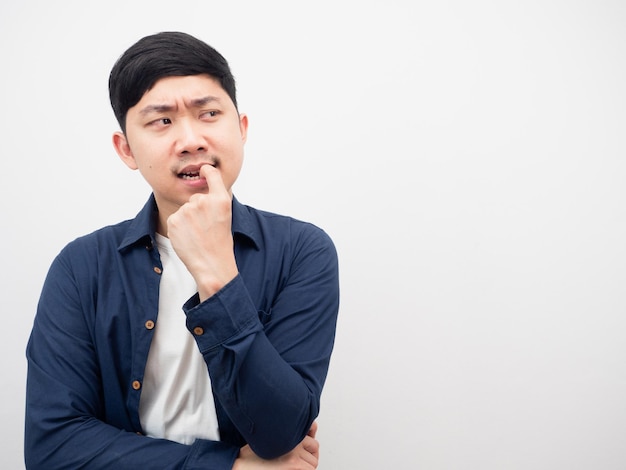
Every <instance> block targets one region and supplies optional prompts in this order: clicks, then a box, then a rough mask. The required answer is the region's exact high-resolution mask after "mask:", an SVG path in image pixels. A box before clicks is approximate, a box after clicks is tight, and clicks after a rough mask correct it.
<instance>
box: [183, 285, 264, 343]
mask: <svg viewBox="0 0 626 470" xmlns="http://www.w3.org/2000/svg"><path fill="white" fill-rule="evenodd" d="M183 311H184V312H185V315H187V329H188V330H189V331H190V332H191V334H192V335H194V337H195V338H196V342H197V343H198V345H199V347H200V350H201V351H202V352H205V351H208V350H210V349H213V348H215V347H217V346H219V345H220V344H223V343H224V342H226V341H228V340H229V339H231V338H233V337H238V336H245V335H249V334H252V333H255V332H257V331H260V330H262V326H261V322H260V321H259V317H258V313H257V311H256V308H255V307H254V303H253V302H252V299H251V298H250V295H249V294H248V290H247V289H246V286H245V285H244V282H243V279H242V277H241V275H240V274H238V275H237V276H236V277H235V278H234V279H233V280H232V281H230V282H229V283H228V284H226V285H225V286H224V287H223V288H222V289H220V290H219V291H218V292H216V293H215V294H214V295H213V296H211V297H209V298H208V299H206V300H205V301H204V302H200V297H199V295H198V294H196V295H194V296H193V297H191V298H190V299H189V300H188V301H187V302H186V303H185V304H184V305H183Z"/></svg>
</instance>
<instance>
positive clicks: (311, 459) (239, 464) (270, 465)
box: [233, 423, 320, 470]
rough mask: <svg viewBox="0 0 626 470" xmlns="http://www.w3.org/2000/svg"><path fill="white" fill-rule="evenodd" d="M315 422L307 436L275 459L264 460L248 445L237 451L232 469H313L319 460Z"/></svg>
mask: <svg viewBox="0 0 626 470" xmlns="http://www.w3.org/2000/svg"><path fill="white" fill-rule="evenodd" d="M316 433H317V423H313V425H312V426H311V429H310V430H309V433H308V434H307V436H306V437H305V438H304V439H303V440H302V442H301V443H300V444H298V445H297V446H296V448H295V449H293V450H292V451H291V452H289V453H288V454H285V455H283V456H281V457H278V458H277V459H272V460H264V459H262V458H260V457H259V456H257V455H256V454H255V453H254V452H253V451H252V449H251V448H250V446H244V447H242V448H241V450H240V451H239V457H237V460H235V464H234V465H233V470H262V469H267V470H315V469H316V468H317V464H318V461H319V457H320V455H319V449H320V445H319V442H317V441H316V440H315V434H316Z"/></svg>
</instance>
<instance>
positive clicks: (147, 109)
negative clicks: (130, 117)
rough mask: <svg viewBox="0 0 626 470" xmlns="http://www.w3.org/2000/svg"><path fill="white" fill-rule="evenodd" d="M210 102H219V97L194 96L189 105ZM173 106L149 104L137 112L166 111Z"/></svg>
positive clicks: (170, 109) (198, 105)
mask: <svg viewBox="0 0 626 470" xmlns="http://www.w3.org/2000/svg"><path fill="white" fill-rule="evenodd" d="M212 102H217V103H219V102H220V99H219V97H217V96H212V95H208V96H203V97H202V98H195V99H193V100H191V102H190V105H191V107H192V108H201V107H202V106H205V105H207V104H209V103H212ZM174 108H175V106H173V105H171V104H149V105H148V106H146V107H145V108H142V109H141V110H140V111H139V114H141V115H144V116H145V115H146V114H151V113H167V112H170V111H172V110H173V109H174Z"/></svg>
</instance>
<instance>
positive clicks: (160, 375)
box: [139, 234, 220, 444]
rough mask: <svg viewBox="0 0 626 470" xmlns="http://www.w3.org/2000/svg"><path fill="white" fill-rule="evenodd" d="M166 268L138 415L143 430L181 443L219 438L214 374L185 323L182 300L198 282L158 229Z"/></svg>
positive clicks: (162, 275)
mask: <svg viewBox="0 0 626 470" xmlns="http://www.w3.org/2000/svg"><path fill="white" fill-rule="evenodd" d="M157 246H158V248H159V254H160V255H161V263H162V264H163V272H162V274H161V282H160V287H159V314H158V318H157V322H156V326H155V329H154V338H153V339H152V343H151V345H150V352H149V354H148V363H147V365H146V371H145V376H144V381H143V385H142V389H141V398H140V402H139V418H140V420H141V424H142V426H143V429H144V431H145V433H146V434H147V435H148V436H151V437H158V438H165V439H169V440H172V441H176V442H180V443H182V444H192V443H193V442H194V441H195V440H196V439H209V440H214V441H216V440H219V438H220V436H219V426H218V423H217V414H216V411H215V402H214V401H213V394H212V392H211V379H210V377H209V372H208V370H207V366H206V363H205V362H204V359H203V357H202V354H200V351H199V350H198V346H197V345H196V342H195V340H194V338H193V336H192V335H191V333H190V332H189V330H187V327H186V326H185V320H186V317H185V314H184V312H183V309H182V306H183V304H184V303H185V302H186V301H187V300H188V299H189V298H190V297H191V296H192V295H194V294H195V293H196V292H197V286H196V283H195V281H194V279H193V277H192V276H191V274H190V273H189V271H188V270H187V268H186V267H185V265H184V264H183V262H182V261H181V260H180V259H179V258H178V256H177V255H176V252H175V251H174V249H173V248H172V245H171V243H170V241H169V239H168V238H166V237H164V236H162V235H158V234H157Z"/></svg>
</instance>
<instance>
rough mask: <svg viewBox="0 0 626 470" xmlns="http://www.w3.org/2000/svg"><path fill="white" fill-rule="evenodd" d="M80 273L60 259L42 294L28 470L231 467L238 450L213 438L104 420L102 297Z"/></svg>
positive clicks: (31, 358)
mask: <svg viewBox="0 0 626 470" xmlns="http://www.w3.org/2000/svg"><path fill="white" fill-rule="evenodd" d="M62 255H63V254H62ZM80 274H82V273H76V272H73V270H72V266H71V262H70V261H69V259H68V256H60V257H57V259H56V260H55V261H54V262H53V264H52V266H51V268H50V271H49V273H48V276H47V278H46V281H45V283H44V287H43V289H42V295H41V298H40V302H39V306H38V310H37V315H36V317H35V322H34V325H33V329H32V332H31V336H30V339H29V343H28V346H27V350H26V356H27V359H28V378H27V387H26V416H25V440H24V456H25V462H26V467H27V468H28V469H46V470H49V469H61V468H64V469H65V468H67V469H83V468H88V469H112V468H115V469H133V470H135V469H137V468H160V469H199V468H215V469H223V470H226V469H231V468H232V465H233V462H234V460H235V458H236V457H237V455H238V451H239V449H238V448H237V447H236V446H232V445H228V444H225V443H222V442H212V441H206V440H198V441H196V442H195V443H194V444H193V445H191V446H186V445H182V444H179V443H176V442H172V441H168V440H164V439H153V438H149V437H145V436H142V435H139V434H138V433H137V432H135V431H136V430H134V429H132V427H131V426H129V427H128V428H127V429H123V428H122V427H120V426H113V425H111V424H107V423H106V422H105V421H104V419H103V417H104V416H105V410H106V408H107V407H110V406H111V403H107V398H106V396H107V391H105V390H103V385H102V380H101V377H100V374H101V370H100V366H101V365H100V364H99V362H98V357H97V351H96V349H97V347H96V346H95V342H94V341H93V337H92V334H93V332H92V331H91V330H90V325H89V320H88V316H86V315H85V314H84V307H83V306H84V305H85V303H86V302H91V303H94V302H95V299H88V298H85V297H89V292H84V291H85V289H84V288H83V289H81V288H79V286H83V287H84V286H85V282H86V281H85V280H84V279H83V280H80ZM123 412H124V411H121V410H120V413H123Z"/></svg>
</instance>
